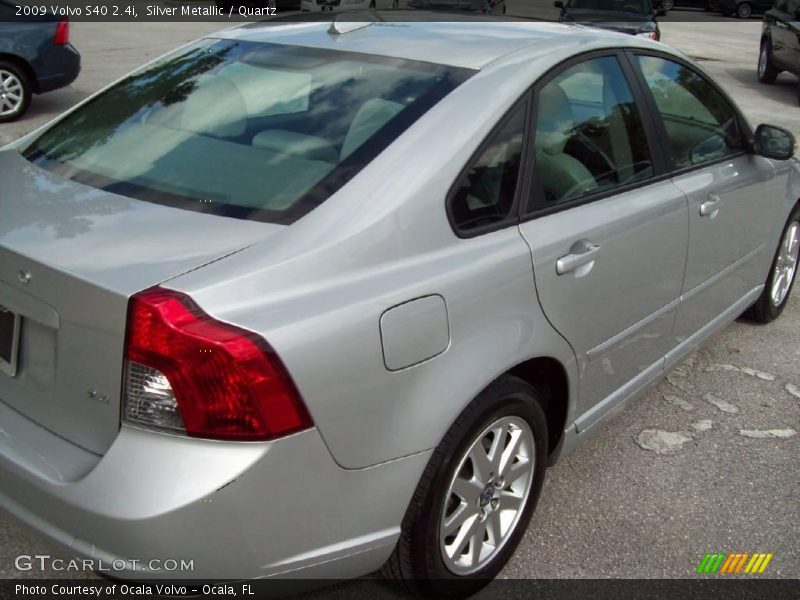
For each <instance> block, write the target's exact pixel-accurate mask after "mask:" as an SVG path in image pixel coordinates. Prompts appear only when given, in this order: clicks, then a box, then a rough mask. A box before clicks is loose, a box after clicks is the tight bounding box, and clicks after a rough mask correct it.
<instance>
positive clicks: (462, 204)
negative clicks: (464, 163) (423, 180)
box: [450, 103, 527, 232]
mask: <svg viewBox="0 0 800 600" xmlns="http://www.w3.org/2000/svg"><path fill="white" fill-rule="evenodd" d="M526 113H527V104H525V103H523V104H522V105H521V106H518V107H516V108H515V109H513V110H512V112H511V114H509V115H508V116H507V117H506V119H505V120H504V122H503V123H502V124H501V125H500V127H499V128H498V129H496V130H495V131H494V133H492V134H491V135H490V136H489V138H488V139H487V140H486V141H485V142H484V144H483V146H482V147H481V150H479V152H478V154H477V156H476V157H475V158H473V160H472V162H471V163H470V165H469V167H467V169H466V171H465V172H464V174H463V175H462V176H461V179H459V181H458V183H457V184H456V187H455V188H454V190H453V192H451V196H450V214H451V218H452V221H453V225H454V226H455V227H456V229H458V230H459V231H462V232H469V231H472V230H475V229H478V228H481V227H488V226H491V225H494V224H497V223H500V222H503V221H505V220H506V219H507V218H508V217H509V216H510V215H511V211H512V209H513V207H514V198H515V196H516V191H517V183H518V181H519V175H520V165H521V162H522V149H523V146H522V140H523V136H524V134H525V115H526Z"/></svg>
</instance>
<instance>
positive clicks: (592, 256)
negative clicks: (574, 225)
mask: <svg viewBox="0 0 800 600" xmlns="http://www.w3.org/2000/svg"><path fill="white" fill-rule="evenodd" d="M571 250H572V252H570V253H569V254H567V255H566V256H562V257H561V258H559V259H558V260H557V261H556V273H557V274H558V275H566V274H567V273H572V272H573V271H575V270H576V269H578V268H580V267H582V266H584V265H588V264H589V263H593V262H594V261H595V260H596V259H597V255H598V253H599V252H600V245H599V244H593V243H591V242H586V241H582V242H578V243H577V244H575V245H573V246H572V248H571Z"/></svg>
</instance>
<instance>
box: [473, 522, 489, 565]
mask: <svg viewBox="0 0 800 600" xmlns="http://www.w3.org/2000/svg"><path fill="white" fill-rule="evenodd" d="M477 521H478V526H477V527H476V529H475V533H473V534H472V539H471V540H470V546H469V562H470V564H471V565H477V564H478V562H479V561H480V559H481V549H483V538H484V537H485V535H486V521H481V520H480V519H478V520H477Z"/></svg>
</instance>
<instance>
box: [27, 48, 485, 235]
mask: <svg viewBox="0 0 800 600" xmlns="http://www.w3.org/2000/svg"><path fill="white" fill-rule="evenodd" d="M471 73H472V71H469V70H463V69H454V68H450V67H446V66H442V65H433V64H428V63H420V62H412V61H406V60H400V59H391V58H383V57H375V56H371V55H362V54H355V53H349V52H339V51H330V50H319V49H309V48H300V47H296V46H283V45H277V44H265V43H254V42H242V41H233V40H204V41H202V42H200V43H198V44H195V45H193V46H190V47H187V48H184V49H182V50H179V51H178V52H176V53H175V54H174V55H172V56H170V57H168V58H167V59H164V60H162V61H160V62H158V63H157V64H154V65H151V66H149V67H146V68H145V69H143V70H141V71H139V72H136V73H134V74H133V75H131V76H129V77H127V78H126V79H124V80H123V81H121V82H120V83H118V84H116V85H115V86H114V87H112V88H111V89H109V90H108V91H106V92H104V93H102V94H100V95H99V96H97V97H96V98H94V99H93V100H91V101H90V102H89V103H87V104H86V105H84V106H83V107H81V108H79V109H78V110H76V111H75V112H73V113H72V114H70V115H68V116H67V117H66V118H64V119H62V120H61V121H60V122H58V123H57V124H56V125H54V126H53V127H51V128H50V129H48V130H47V131H45V133H43V134H42V135H41V136H40V137H39V138H38V139H36V140H35V141H34V142H33V143H32V144H31V145H30V146H28V148H26V150H25V151H24V155H25V156H26V158H27V159H28V160H30V161H32V162H34V163H35V164H37V165H38V166H40V167H42V168H44V169H47V170H51V171H54V172H57V173H59V174H60V175H62V176H65V177H68V178H70V179H74V180H76V181H79V182H82V183H85V184H87V185H90V186H92V187H96V188H100V189H104V190H107V191H110V192H114V193H117V194H122V195H124V196H129V197H133V198H139V199H141V200H146V201H149V202H156V203H159V204H166V205H169V206H176V207H178V208H184V209H188V210H195V211H200V212H207V213H213V214H219V215H224V216H230V217H237V218H243V219H253V220H260V221H267V222H273V223H291V222H293V221H295V220H296V219H298V218H300V217H302V216H303V215H304V214H306V213H308V212H309V211H310V210H312V209H313V208H314V207H316V206H318V205H319V204H320V203H321V202H323V201H324V200H325V199H326V198H328V197H329V196H330V195H331V194H333V193H335V192H336V191H337V190H338V189H339V188H341V187H342V186H343V185H344V184H345V183H347V181H349V180H350V179H351V178H352V177H353V176H354V175H356V174H357V173H358V172H359V171H360V170H361V169H363V167H364V166H365V165H367V164H368V163H369V162H370V161H371V160H372V159H373V158H374V157H375V156H377V155H378V154H379V153H380V152H381V151H382V150H383V149H384V148H386V147H387V146H388V145H389V144H390V143H391V142H392V141H394V139H396V138H397V137H398V136H399V135H400V134H401V133H402V132H403V131H405V130H406V129H407V128H408V127H409V126H410V125H411V124H412V123H414V122H415V121H416V120H417V119H418V118H419V117H420V116H421V115H422V114H423V113H425V112H426V111H427V110H428V109H429V108H430V107H431V106H433V105H434V104H435V103H436V102H438V101H439V100H440V99H441V98H443V97H444V96H445V95H447V94H448V93H449V92H450V91H452V90H453V89H454V88H455V87H456V86H458V85H459V84H460V83H461V82H463V81H464V80H465V79H466V78H468V77H469V76H470V74H471Z"/></svg>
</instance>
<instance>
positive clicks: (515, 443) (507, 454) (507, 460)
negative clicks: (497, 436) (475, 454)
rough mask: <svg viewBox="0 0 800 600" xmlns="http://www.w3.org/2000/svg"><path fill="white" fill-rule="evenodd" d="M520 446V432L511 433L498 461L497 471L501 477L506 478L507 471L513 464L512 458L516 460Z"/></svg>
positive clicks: (518, 430)
mask: <svg viewBox="0 0 800 600" xmlns="http://www.w3.org/2000/svg"><path fill="white" fill-rule="evenodd" d="M521 445H522V430H521V429H517V430H516V431H513V432H511V440H510V442H509V443H508V445H507V446H506V449H505V450H504V451H503V457H502V459H501V461H500V468H499V469H498V471H499V473H500V475H502V476H503V477H506V475H507V474H509V469H510V467H511V465H512V464H513V463H514V458H516V456H517V454H518V453H519V448H520V446H521Z"/></svg>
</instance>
